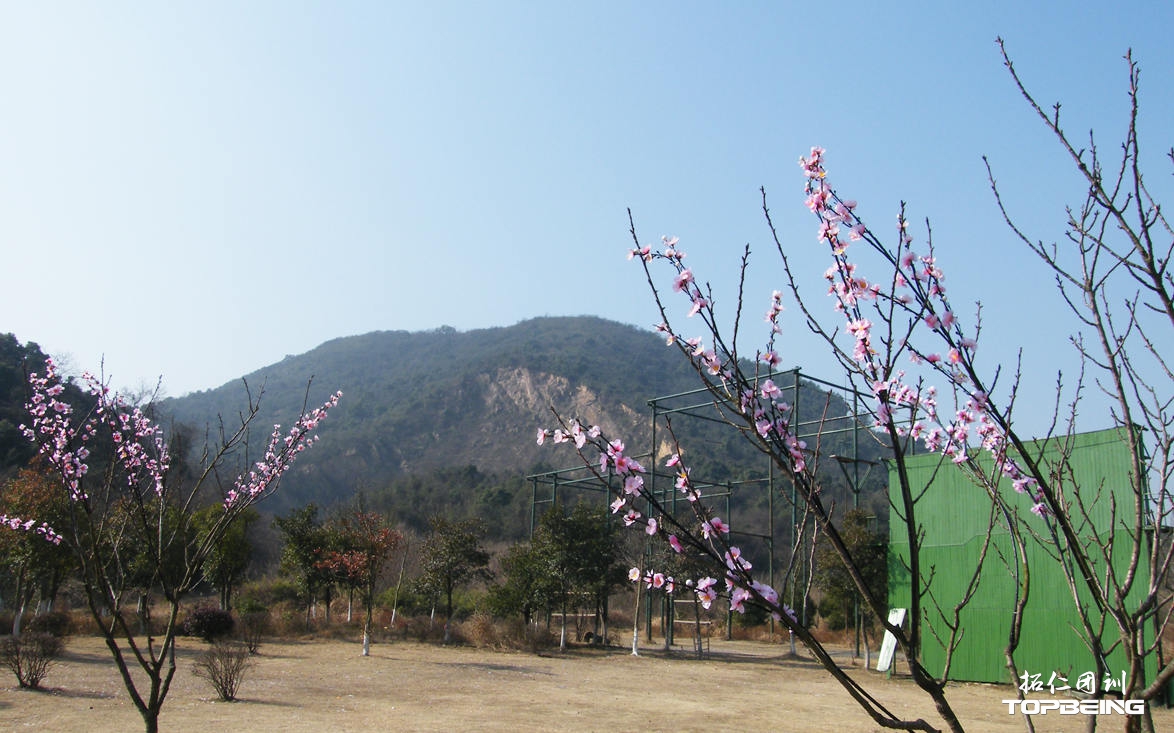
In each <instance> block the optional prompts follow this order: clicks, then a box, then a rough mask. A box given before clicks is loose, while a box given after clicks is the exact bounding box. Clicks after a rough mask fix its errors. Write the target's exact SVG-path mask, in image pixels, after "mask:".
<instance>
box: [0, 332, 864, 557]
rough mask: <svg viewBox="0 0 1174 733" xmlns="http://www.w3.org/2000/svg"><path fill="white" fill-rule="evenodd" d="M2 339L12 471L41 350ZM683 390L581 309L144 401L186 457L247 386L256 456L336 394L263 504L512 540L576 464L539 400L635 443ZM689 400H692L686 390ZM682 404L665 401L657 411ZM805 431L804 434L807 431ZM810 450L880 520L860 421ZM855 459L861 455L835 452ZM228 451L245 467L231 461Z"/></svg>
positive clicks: (745, 497) (820, 395)
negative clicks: (483, 531)
mask: <svg viewBox="0 0 1174 733" xmlns="http://www.w3.org/2000/svg"><path fill="white" fill-rule="evenodd" d="M7 338H8V340H7V341H5V342H4V344H3V347H4V348H3V353H2V354H0V356H2V357H3V358H2V360H0V361H2V362H3V363H2V364H0V455H3V456H4V466H6V467H11V466H19V465H21V464H23V463H24V462H25V461H27V459H28V458H29V456H30V455H31V450H30V449H29V447H28V446H27V445H26V444H25V441H24V439H23V438H22V437H21V436H20V435H19V433H18V431H17V430H16V425H18V424H19V422H20V420H21V414H22V409H23V407H22V406H23V401H24V399H25V397H24V389H23V385H22V380H23V374H24V371H25V369H26V366H25V364H26V357H27V358H28V361H29V362H38V361H39V360H40V359H41V358H42V357H41V354H40V350H39V349H37V348H36V345H35V344H29V345H27V346H21V345H20V344H19V343H18V342H17V341H16V339H15V338H14V337H11V336H9V337H7ZM311 380H312V381H311ZM246 384H247V391H246V386H245V385H246ZM307 385H309V390H308V392H307ZM697 386H698V382H697V376H696V374H695V373H694V372H693V370H692V368H691V367H690V365H689V364H688V362H687V361H686V360H685V359H683V358H682V357H681V355H680V353H679V352H678V351H677V350H676V349H671V348H666V346H665V344H664V341H663V339H662V338H661V337H659V336H657V335H656V334H654V333H652V332H650V331H644V330H640V329H637V328H634V327H631V326H625V325H622V324H618V323H614V322H610V321H605V320H602V319H598V318H593V317H579V318H538V319H533V320H529V321H524V322H522V323H519V324H517V325H514V326H510V327H503V328H492V329H484V330H476V331H469V332H458V331H456V330H455V329H451V328H441V329H438V330H435V331H429V332H423V333H407V332H403V331H394V332H376V333H369V334H364V335H361V336H350V337H345V338H339V339H334V340H332V341H328V342H326V343H324V344H322V345H321V346H319V347H318V348H316V349H313V350H312V351H309V352H307V353H305V354H301V355H298V356H289V357H286V358H285V359H283V360H282V361H280V362H278V363H276V364H272V365H270V366H267V367H264V368H261V369H258V370H256V371H255V372H253V373H251V374H248V375H245V376H244V379H243V381H235V382H232V383H229V384H225V385H223V386H220V387H218V388H215V389H211V390H206V391H203V392H197V393H194V394H190V395H187V396H185V397H182V398H178V399H167V400H164V401H162V402H160V403H159V404H157V405H154V406H153V410H154V412H155V414H156V415H157V417H158V418H159V419H160V420H161V421H162V422H163V423H164V424H165V425H166V426H168V428H169V429H170V430H171V431H173V432H175V433H180V434H184V435H185V437H186V440H185V441H183V442H184V443H186V444H187V445H188V446H189V454H190V455H193V456H198V454H199V450H200V446H201V445H202V443H203V441H204V436H205V431H208V434H209V435H211V436H212V437H213V438H214V437H215V434H216V431H218V430H219V429H220V425H221V420H223V425H224V427H225V428H226V429H232V428H233V427H234V421H235V422H236V423H238V424H239V417H238V416H239V414H240V413H241V411H242V410H243V409H245V407H246V405H247V404H248V400H249V398H250V395H251V397H252V398H253V399H257V398H260V400H261V413H260V419H259V420H258V421H257V422H256V423H255V426H257V428H256V432H255V434H254V435H253V436H252V441H251V442H252V446H253V450H254V451H256V450H257V449H259V447H260V446H261V445H262V443H263V441H264V440H265V439H266V438H267V437H268V431H269V429H270V427H271V426H272V425H274V424H282V425H284V426H288V425H289V424H290V423H291V422H292V420H293V418H294V416H295V415H296V414H297V412H298V411H299V410H300V409H301V407H302V405H303V403H307V404H309V405H316V404H319V403H321V402H322V401H323V400H324V399H325V397H326V396H327V395H328V394H329V393H331V392H333V391H334V390H339V389H340V390H342V391H343V393H344V397H343V400H342V402H341V403H340V404H339V406H338V407H337V408H336V409H335V410H334V411H332V412H331V415H330V418H329V419H328V420H327V422H326V423H325V424H324V425H323V427H322V429H321V430H320V435H321V440H320V442H319V443H318V444H316V445H315V446H314V448H313V449H311V450H309V451H308V452H306V453H305V454H304V455H303V456H302V457H301V458H300V459H299V461H298V462H297V464H296V465H295V467H294V469H293V470H292V471H291V472H290V473H289V474H287V475H286V477H285V478H284V479H283V483H282V489H281V491H280V492H278V493H277V494H276V495H275V496H274V497H273V498H272V499H270V500H268V501H266V503H265V504H264V505H262V508H263V510H264V511H266V512H271V513H274V514H283V513H287V512H288V511H289V510H290V509H293V508H296V507H300V506H303V505H305V504H307V503H310V502H313V503H316V504H317V505H318V506H320V507H323V508H325V509H329V508H330V507H332V506H334V505H338V504H340V503H345V502H349V501H351V500H352V499H354V498H355V497H357V496H360V495H361V496H362V500H363V501H364V502H365V503H366V504H367V506H369V507H370V508H373V509H379V510H381V511H387V512H389V513H390V514H391V515H392V516H394V517H396V520H397V521H398V522H401V523H403V524H405V525H406V526H408V527H410V528H416V529H419V528H423V527H424V526H426V523H427V520H428V518H429V517H431V516H433V515H437V514H443V515H447V516H450V517H452V518H462V517H467V516H479V517H482V518H483V519H484V520H485V521H486V523H487V525H488V528H489V529H490V533H491V535H493V536H496V537H500V538H501V539H514V538H517V537H519V536H521V535H522V534H524V533H525V532H526V531H528V529H529V518H530V511H529V508H530V506H529V505H530V495H531V486H530V485H529V484H528V483H527V482H526V481H525V476H526V475H527V474H530V473H534V472H536V471H542V470H550V469H552V468H560V467H565V466H573V465H575V464H576V459H575V457H574V455H573V453H572V452H570V451H567V450H559V449H557V448H552V447H551V446H545V447H539V446H537V445H536V444H535V440H534V434H535V430H536V428H537V427H539V426H548V427H549V426H552V425H553V422H554V418H553V415H552V414H551V412H550V407H551V406H552V405H553V406H555V407H556V408H558V409H559V411H560V412H561V413H563V414H564V415H567V416H568V417H569V416H577V417H579V418H580V419H582V420H583V421H584V422H590V423H599V424H601V425H602V426H603V427H604V428H605V429H606V430H607V431H608V433H609V434H612V435H618V436H622V437H623V438H624V440H625V441H626V442H627V444H628V447H629V452H630V453H647V452H649V451H650V450H651V431H650V425H651V410H650V408H649V406H648V400H649V399H650V398H653V397H658V396H664V395H672V394H677V393H680V392H685V391H688V390H691V389H694V388H696V387H697ZM794 401H795V402H796V403H798V404H801V405H802V413H801V414H802V415H803V416H804V420H805V421H807V422H809V426H808V427H807V428H805V430H806V431H808V432H811V433H814V432H815V431H816V430H818V429H820V427H821V423H822V427H823V429H825V430H826V429H828V428H834V427H846V426H847V425H848V424H849V421H848V420H846V419H844V418H843V417H842V416H844V415H846V414H847V411H848V406H847V405H846V404H845V403H844V401H843V400H841V399H840V397H839V395H837V394H832V395H831V396H829V395H828V394H827V393H825V392H823V391H821V389H819V388H818V387H816V386H814V385H812V384H810V383H808V382H806V381H804V382H801V387H800V389H799V392H798V394H796V395H795V396H794ZM697 402H700V403H702V404H704V403H705V402H707V400H705V398H704V397H692V398H687V399H686V400H685V403H687V404H691V403H697ZM681 404H683V403H681V402H674V401H672V400H670V401H666V402H664V403H662V408H672V407H679V406H681ZM695 412H696V411H695ZM700 412H705V409H704V408H702V409H701V410H700ZM709 414H710V417H713V416H715V415H714V414H713V413H712V411H710V413H709ZM673 428H674V430H675V431H676V432H677V433H678V435H679V437H681V439H682V443H683V444H684V445H685V446H686V447H687V448H688V449H689V451H690V452H691V455H690V464H691V466H692V467H693V468H694V470H695V471H696V472H697V474H698V475H699V476H703V477H704V479H705V480H707V481H727V480H738V479H749V478H758V477H765V476H766V475H767V473H768V470H767V465H766V460H765V458H764V457H763V456H762V455H761V454H760V453H758V452H757V451H756V450H754V449H753V448H752V447H750V446H749V444H748V443H747V442H746V441H745V440H744V439H743V438H742V437H741V436H739V435H738V434H737V432H736V431H735V430H734V429H732V428H730V427H729V426H726V425H722V424H720V423H718V422H714V421H711V420H701V419H692V418H688V417H685V416H684V415H680V414H678V415H676V416H674V417H673ZM657 430H658V432H657V442H658V443H659V445H658V453H659V454H661V455H667V451H669V445H668V443H667V440H668V437H667V431H665V430H664V426H663V424H661V426H660V427H658V429H657ZM854 441H855V442H856V443H857V444H858V448H853V442H854ZM809 442H810V443H811V444H812V445H813V446H814V445H815V444H816V441H815V440H814V438H813V439H811V440H810V441H809ZM820 450H821V453H823V454H825V455H826V456H828V459H827V460H826V461H824V462H823V464H822V465H823V471H824V474H825V477H826V481H827V484H828V487H827V494H828V497H829V498H830V500H835V501H837V502H839V503H840V504H841V505H847V504H848V503H849V502H851V501H852V498H851V496H850V494H849V493H848V492H847V489H846V487H847V484H848V478H849V476H854V475H855V474H856V473H857V472H859V473H860V475H861V476H862V477H863V478H864V481H863V484H864V486H865V488H866V492H865V494H864V495H863V496H862V497H861V503H862V505H864V506H865V507H866V508H867V509H868V510H869V511H870V512H871V513H873V514H875V515H877V516H878V517H879V518H880V521H881V522H882V523H883V522H884V521H885V520H886V515H887V506H885V502H884V500H883V493H882V492H880V491H878V489H880V488H881V487H883V485H884V481H885V476H884V472H883V469H882V468H881V467H880V465H879V463H878V459H879V457H880V456H881V454H882V451H881V449H880V447H879V446H878V445H877V444H876V442H875V440H873V439H872V438H871V437H870V436H869V434H868V432H867V431H865V430H860V431H855V434H853V433H852V432H851V431H849V432H843V433H838V434H830V435H825V436H824V438H823V439H822V442H821V443H820ZM857 454H858V455H859V456H860V457H861V458H862V459H863V460H864V461H866V462H863V463H860V464H856V465H851V464H846V463H845V462H844V461H845V459H846V458H848V457H851V456H853V455H857ZM833 455H834V456H838V457H839V458H838V460H833V459H832V458H831V456H833ZM236 459H237V465H239V466H241V467H243V466H244V465H245V464H244V461H245V456H243V455H241V456H237V457H236ZM226 478H231V477H226ZM776 488H777V491H778V494H777V496H778V495H781V496H782V502H781V503H779V502H776V517H777V521H778V522H780V523H782V524H786V523H787V521H788V517H789V509H788V508H786V507H785V494H786V492H787V488H786V487H785V486H778V485H777V484H776ZM766 504H767V498H766V493H765V492H764V491H763V490H762V488H761V486H760V487H759V488H745V489H741V490H740V491H739V494H738V497H737V498H736V501H735V505H736V506H735V509H736V511H737V513H738V514H739V515H740V517H741V518H742V520H743V521H744V522H746V523H747V524H746V526H749V525H750V524H752V523H756V522H755V519H756V518H761V515H762V513H763V512H764V511H765V508H766Z"/></svg>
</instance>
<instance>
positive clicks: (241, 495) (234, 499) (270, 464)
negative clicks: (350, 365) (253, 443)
mask: <svg viewBox="0 0 1174 733" xmlns="http://www.w3.org/2000/svg"><path fill="white" fill-rule="evenodd" d="M340 399H342V392H341V391H340V392H335V393H334V394H332V395H331V396H330V399H328V400H326V402H325V403H324V404H323V405H322V406H321V407H319V408H317V409H314V410H311V411H310V412H308V413H306V414H304V415H302V416H301V417H299V418H298V420H297V421H296V422H295V423H294V425H293V427H291V428H290V429H289V432H287V433H286V434H285V435H284V436H283V435H282V433H281V426H280V425H274V426H273V432H272V433H270V435H269V444H268V446H266V448H265V456H264V458H263V459H262V460H260V461H257V462H256V463H255V464H254V465H253V470H252V471H250V472H249V473H248V474H241V475H240V476H237V478H236V481H235V482H234V483H233V488H232V489H230V490H229V492H228V493H227V494H226V495H225V497H224V508H225V509H229V508H231V507H233V506H234V505H237V504H251V503H252V502H254V501H256V500H257V499H259V498H261V497H262V496H264V495H265V493H266V492H267V491H271V490H272V489H274V488H276V486H277V482H278V480H279V479H280V478H281V476H282V474H284V473H285V472H286V471H288V470H289V468H290V466H291V465H293V461H294V459H295V458H296V457H297V456H298V454H299V453H301V452H302V451H304V450H305V449H306V448H309V447H310V446H311V445H313V444H314V443H316V442H317V441H318V436H317V435H314V430H316V429H317V428H318V424H319V423H321V422H322V421H323V420H325V419H326V413H327V412H328V411H329V410H330V409H331V408H332V407H335V406H336V405H338V401H339V400H340Z"/></svg>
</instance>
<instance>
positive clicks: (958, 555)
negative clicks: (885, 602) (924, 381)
mask: <svg viewBox="0 0 1174 733" xmlns="http://www.w3.org/2000/svg"><path fill="white" fill-rule="evenodd" d="M1073 441H1074V443H1073V450H1072V454H1071V458H1070V465H1071V467H1072V470H1073V474H1074V476H1075V479H1076V484H1077V485H1078V486H1079V487H1080V489H1079V491H1080V496H1081V498H1082V500H1083V502H1084V503H1085V505H1086V506H1088V507H1089V514H1090V516H1091V518H1092V524H1093V525H1094V526H1095V527H1096V531H1097V533H1098V534H1100V535H1101V536H1105V533H1106V532H1109V531H1110V524H1111V521H1110V520H1111V502H1110V495H1112V496H1114V497H1115V499H1116V503H1117V506H1118V513H1119V514H1121V513H1124V514H1126V515H1127V516H1125V517H1124V518H1122V517H1121V516H1119V517H1118V519H1117V521H1116V536H1115V540H1114V541H1115V543H1116V545H1117V547H1118V548H1120V549H1119V550H1117V551H1115V552H1114V558H1113V559H1114V564H1115V565H1116V566H1117V568H1118V569H1119V570H1120V569H1122V568H1124V567H1126V566H1127V564H1128V560H1129V558H1128V548H1129V546H1130V545H1131V542H1130V537H1129V534H1128V532H1127V531H1126V530H1124V529H1123V527H1124V523H1125V522H1126V521H1129V517H1128V515H1130V514H1132V511H1133V495H1132V491H1131V490H1130V488H1129V471H1130V456H1129V445H1128V443H1127V442H1126V441H1125V440H1124V437H1123V433H1121V432H1119V431H1117V430H1104V431H1099V432H1095V433H1083V434H1080V435H1077V436H1074V438H1073ZM1039 447H1041V446H1040V444H1033V445H1032V451H1033V452H1034V450H1036V449H1038V448H1039ZM1042 447H1043V450H1044V453H1043V455H1044V461H1045V462H1048V456H1055V455H1056V453H1055V450H1054V447H1055V444H1054V443H1052V444H1043V445H1042ZM1052 460H1053V461H1054V460H1055V459H1054V458H1053V459H1052ZM908 469H909V475H910V479H911V481H912V484H911V485H912V486H913V487H915V488H914V491H916V490H917V488H916V487H921V486H926V485H927V484H930V483H931V482H932V488H931V489H930V490H929V491H927V492H926V493H925V495H924V497H923V498H922V499H921V501H919V502H918V504H917V506H916V509H915V511H916V521H917V523H918V524H919V525H921V526H922V528H923V529H924V532H925V541H924V544H923V546H922V554H921V563H922V565H921V567H922V573H923V575H924V576H928V575H929V574H930V573H931V572H932V581H931V583H930V589H931V592H932V594H933V595H934V597H935V598H936V599H937V602H938V604H939V605H940V606H941V607H942V608H943V609H944V610H946V612H947V613H951V612H952V610H953V607H954V606H955V605H956V604H957V603H958V601H959V600H960V599H961V598H962V596H963V593H964V592H965V588H966V585H967V583H969V581H970V577H971V575H972V574H973V571H974V565H975V563H976V561H977V559H978V557H979V556H980V553H981V548H982V543H983V540H984V539H985V537H986V535H987V531H988V527H989V522H990V512H991V501H990V499H989V497H988V496H987V493H986V490H985V489H983V488H981V487H979V486H978V485H976V484H975V483H974V482H973V481H972V480H971V478H970V477H969V476H968V475H967V474H965V473H963V472H962V471H960V470H958V469H957V468H956V467H955V466H953V465H952V464H951V463H950V462H949V459H946V462H945V463H944V464H943V463H942V458H941V456H938V455H922V456H913V457H910V459H909V461H908ZM935 471H936V474H935ZM1001 484H1002V486H1003V488H1004V492H1003V493H1004V495H1005V496H1007V497H1008V499H1009V504H1010V505H1011V506H1013V507H1016V508H1017V509H1018V511H1019V515H1020V517H1021V519H1022V520H1023V521H1024V523H1026V524H1027V525H1029V526H1030V527H1031V528H1032V529H1034V530H1036V531H1037V532H1039V533H1041V534H1042V533H1046V532H1047V531H1048V530H1047V524H1046V523H1045V522H1044V521H1043V520H1042V519H1040V518H1038V517H1036V516H1035V515H1034V514H1031V513H1030V511H1029V510H1030V508H1031V501H1030V500H1029V499H1028V498H1027V497H1026V496H1022V495H1019V494H1016V493H1015V492H1014V491H1013V490H1012V488H1011V485H1010V482H1009V481H1004V482H1001ZM889 497H890V500H891V501H892V502H893V503H894V505H895V506H898V507H899V506H901V500H900V485H899V483H898V481H897V476H896V470H895V467H893V466H890V470H889ZM1000 524H1001V523H1000ZM991 540H992V542H991V549H990V550H989V551H988V553H987V558H986V562H985V565H984V567H983V573H982V578H981V581H980V585H979V589H978V592H977V593H976V595H975V597H974V598H973V599H972V600H971V602H970V604H969V605H968V606H967V607H966V608H965V609H964V610H963V612H962V615H961V628H962V629H963V635H962V639H961V643H960V644H959V645H958V648H957V649H956V651H955V652H954V657H953V660H952V663H951V668H950V679H954V680H965V681H974V682H1009V681H1011V680H1010V673H1009V672H1008V671H1007V666H1006V659H1005V656H1004V648H1005V647H1006V644H1007V638H1008V634H1009V631H1010V628H1011V618H1010V611H1011V609H1012V608H1013V603H1014V592H1015V590H1014V589H1015V578H1014V576H1013V575H1012V570H1009V568H1008V562H1010V560H1011V557H1012V554H1011V552H1012V547H1011V542H1010V537H1009V535H1008V531H1007V529H1006V527H1005V526H996V529H995V531H994V532H993V533H992V535H991ZM908 551H909V542H908V538H907V536H906V532H905V523H904V521H903V520H902V518H901V517H899V516H897V514H896V512H895V511H894V512H893V513H892V515H891V519H890V545H889V605H890V606H891V607H894V608H908V607H909V574H908V571H906V570H905V564H904V562H903V560H904V559H905V558H907V557H908ZM1000 553H1001V556H1000ZM1004 557H1005V558H1007V562H1004V560H1003V559H1002V558H1004ZM1012 567H1014V565H1013V563H1012ZM1101 567H1103V563H1102V565H1101ZM1028 568H1029V570H1030V573H1031V585H1030V599H1029V602H1028V606H1027V610H1026V613H1025V617H1024V622H1023V634H1022V638H1021V640H1020V645H1019V648H1018V650H1017V651H1016V653H1015V662H1016V665H1017V666H1018V668H1019V671H1020V672H1021V673H1022V672H1023V671H1028V672H1031V673H1033V674H1035V673H1040V674H1042V675H1043V681H1044V682H1045V684H1046V683H1047V681H1048V678H1049V676H1050V675H1051V673H1052V672H1057V673H1059V674H1060V675H1062V676H1064V677H1067V678H1068V679H1069V684H1071V685H1075V681H1076V678H1077V677H1078V676H1079V675H1080V674H1082V673H1084V672H1087V671H1093V670H1095V666H1094V665H1093V664H1092V656H1091V654H1090V653H1089V652H1088V649H1087V648H1086V647H1085V646H1084V645H1083V644H1082V643H1081V641H1080V635H1079V634H1078V633H1077V632H1076V631H1075V629H1076V628H1079V621H1078V617H1077V615H1076V612H1075V608H1074V605H1073V601H1072V595H1071V592H1070V590H1069V587H1068V585H1067V583H1066V581H1065V578H1064V574H1063V573H1062V572H1061V571H1060V569H1059V568H1058V567H1057V565H1056V560H1055V558H1054V547H1047V546H1045V543H1044V542H1041V541H1039V540H1033V539H1030V538H1029V540H1028ZM1148 576H1149V563H1148V559H1146V558H1143V565H1142V566H1141V567H1140V568H1139V572H1138V581H1137V582H1136V583H1135V592H1134V593H1133V594H1132V595H1139V596H1140V595H1142V594H1143V592H1144V590H1145V586H1146V584H1147V583H1148ZM948 633H949V629H948V628H946V624H945V622H944V620H943V619H942V617H941V616H940V615H939V614H938V612H937V611H936V610H935V609H934V608H933V607H932V605H931V604H930V603H929V602H928V600H927V601H926V602H925V606H924V610H923V624H922V634H923V641H922V663H923V664H924V665H925V667H926V668H927V669H928V670H929V671H930V672H931V673H932V674H935V675H939V676H940V675H941V672H942V670H943V668H944V665H945V651H944V649H943V646H942V643H941V642H939V641H938V640H937V639H936V638H935V634H936V635H938V636H939V637H940V638H941V639H942V640H944V639H945V638H946V635H947V634H948ZM1104 638H1105V639H1106V640H1108V639H1111V638H1114V630H1113V629H1107V630H1106V634H1105V637H1104ZM1122 669H1124V664H1123V657H1122V655H1120V654H1119V653H1118V654H1116V655H1115V656H1111V657H1110V671H1111V672H1115V674H1116V675H1117V676H1118V677H1119V676H1120V673H1121V670H1122ZM1148 673H1149V674H1150V675H1152V674H1153V671H1152V670H1148ZM1098 682H1099V681H1098Z"/></svg>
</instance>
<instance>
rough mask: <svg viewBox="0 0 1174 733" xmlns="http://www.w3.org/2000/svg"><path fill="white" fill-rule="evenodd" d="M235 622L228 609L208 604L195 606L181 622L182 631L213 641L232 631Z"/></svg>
mask: <svg viewBox="0 0 1174 733" xmlns="http://www.w3.org/2000/svg"><path fill="white" fill-rule="evenodd" d="M235 625H236V622H235V621H233V618H232V614H231V613H229V612H228V611H221V610H220V609H219V608H212V607H210V606H196V608H194V609H192V612H191V613H190V614H188V617H187V619H185V620H184V622H183V633H184V634H186V635H188V636H198V637H200V638H201V639H203V640H204V641H207V642H213V641H215V640H217V639H220V638H223V637H225V636H228V635H229V634H231V633H232V629H233V627H234V626H235Z"/></svg>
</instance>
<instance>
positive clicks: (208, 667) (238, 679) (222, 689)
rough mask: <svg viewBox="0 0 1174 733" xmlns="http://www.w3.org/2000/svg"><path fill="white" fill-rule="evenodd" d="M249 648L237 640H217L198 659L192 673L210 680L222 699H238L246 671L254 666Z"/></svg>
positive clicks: (227, 700)
mask: <svg viewBox="0 0 1174 733" xmlns="http://www.w3.org/2000/svg"><path fill="white" fill-rule="evenodd" d="M252 664H253V663H252V660H251V658H250V652H249V648H248V647H247V646H246V645H245V644H242V643H240V642H236V641H215V642H213V643H212V646H210V647H208V650H207V651H205V652H204V653H203V654H201V655H200V658H199V659H197V660H196V662H195V667H194V668H193V669H192V674H194V675H196V676H197V677H200V678H202V679H206V680H208V682H210V683H211V684H212V687H213V688H214V689H215V690H216V694H217V695H219V696H220V699H221V700H224V701H225V702H230V701H232V700H235V699H236V694H237V692H238V691H239V690H240V686H241V683H242V682H243V681H244V677H245V672H246V671H247V670H248V669H249V667H251V666H252Z"/></svg>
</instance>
